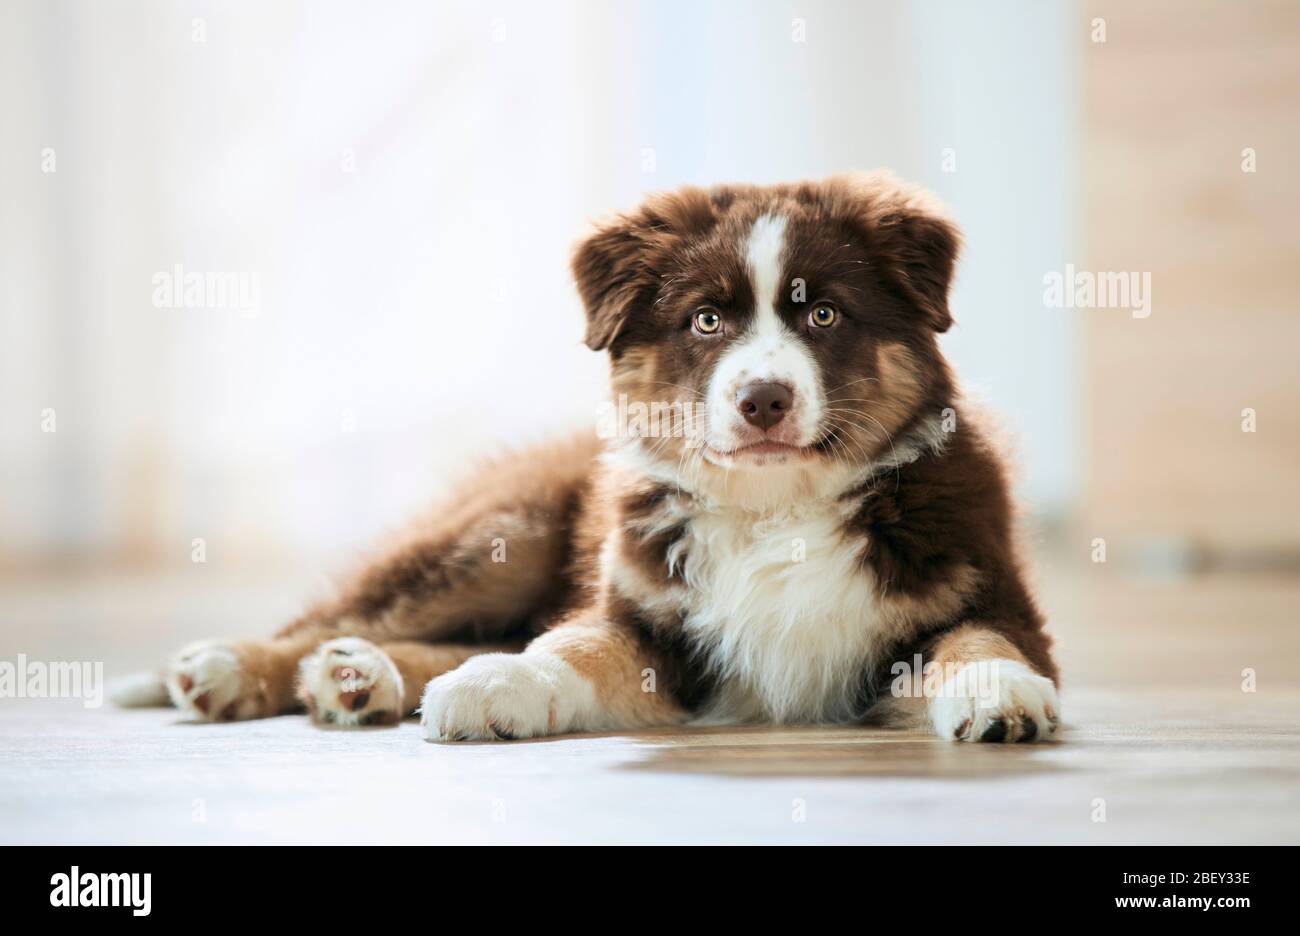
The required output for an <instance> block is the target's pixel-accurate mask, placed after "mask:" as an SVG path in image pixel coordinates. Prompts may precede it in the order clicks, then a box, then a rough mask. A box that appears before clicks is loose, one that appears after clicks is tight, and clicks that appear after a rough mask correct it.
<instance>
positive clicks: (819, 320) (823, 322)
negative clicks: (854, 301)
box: [808, 305, 835, 328]
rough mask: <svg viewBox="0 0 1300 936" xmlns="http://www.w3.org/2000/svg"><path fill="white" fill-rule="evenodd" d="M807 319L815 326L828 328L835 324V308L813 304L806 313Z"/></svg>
mask: <svg viewBox="0 0 1300 936" xmlns="http://www.w3.org/2000/svg"><path fill="white" fill-rule="evenodd" d="M808 321H809V323H810V324H812V325H813V326H814V327H816V328H830V327H831V326H832V325H834V324H835V310H834V309H833V308H831V307H830V306H828V305H819V306H815V307H814V308H813V310H812V311H811V312H809V313H808Z"/></svg>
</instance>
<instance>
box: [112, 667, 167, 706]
mask: <svg viewBox="0 0 1300 936" xmlns="http://www.w3.org/2000/svg"><path fill="white" fill-rule="evenodd" d="M108 699H109V701H110V702H112V703H113V704H114V705H117V706H120V707H121V708H169V707H170V706H171V704H172V700H171V696H169V695H168V694H167V684H166V683H165V682H164V681H163V677H162V674H161V673H133V674H131V675H130V676H123V677H122V678H121V679H117V680H114V681H113V682H112V683H111V684H110V685H109V687H108Z"/></svg>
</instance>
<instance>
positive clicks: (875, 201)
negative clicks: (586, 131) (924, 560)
mask: <svg viewBox="0 0 1300 936" xmlns="http://www.w3.org/2000/svg"><path fill="white" fill-rule="evenodd" d="M958 246H959V238H958V234H957V232H956V229H955V228H954V227H953V226H952V224H951V223H950V222H949V221H947V220H946V219H945V218H944V217H943V215H942V214H941V213H940V211H939V210H938V208H937V207H936V205H935V204H934V203H933V202H932V200H931V199H930V198H928V197H927V196H926V195H925V194H924V193H923V192H921V191H919V190H917V189H913V188H910V187H907V186H905V185H902V184H901V183H899V182H897V181H896V180H894V179H893V178H892V177H891V176H889V175H888V174H884V173H875V174H870V175H850V176H839V177H835V178H832V179H830V180H828V181H825V182H820V183H804V184H798V185H776V186H769V187H752V186H722V187H718V188H714V189H710V190H703V189H695V188H686V189H682V190H679V191H676V192H671V193H667V194H662V195H656V196H654V197H651V198H650V199H649V200H647V201H646V202H645V204H643V205H642V206H641V207H640V208H639V209H637V210H636V211H634V212H632V213H630V214H626V215H621V216H619V217H617V218H616V219H614V220H613V221H612V222H610V223H607V224H605V225H604V226H602V227H600V228H599V229H598V230H597V231H596V233H594V234H593V235H592V236H591V237H589V238H588V239H587V240H585V241H584V242H583V243H582V244H580V245H579V247H578V249H577V252H576V254H575V256H574V259H573V271H574V276H575V279H576V281H577V285H578V291H579V293H580V294H581V296H582V299H583V302H584V304H585V306H586V310H587V344H588V346H589V347H591V348H592V349H593V350H602V349H605V350H608V351H609V353H610V357H611V361H612V379H613V391H614V397H615V400H616V401H622V404H623V407H624V410H623V411H626V410H627V408H628V407H630V408H631V409H632V410H633V411H635V412H636V414H637V416H638V420H637V421H636V427H637V428H636V430H635V431H633V432H632V435H634V436H637V437H638V438H637V439H636V440H635V441H634V442H632V443H630V444H631V445H632V446H633V447H634V448H635V449H636V451H637V452H638V457H640V458H641V459H643V460H644V461H648V462H650V463H653V464H656V465H658V466H659V467H660V468H661V469H664V470H667V471H670V472H675V473H677V474H679V475H680V474H682V473H683V472H688V473H693V474H694V475H695V476H698V477H707V476H709V475H710V474H714V475H718V474H725V475H726V476H727V477H736V476H742V477H746V478H750V479H751V481H752V477H753V476H755V475H759V474H761V475H763V476H764V483H771V484H777V485H782V484H789V483H790V481H791V479H792V477H794V476H796V475H799V474H800V473H802V474H804V475H806V474H807V473H808V472H809V471H810V470H811V471H818V469H820V471H819V472H818V473H819V474H822V475H825V474H827V470H830V472H831V473H835V472H841V471H848V472H849V473H852V471H853V470H855V469H860V468H861V467H862V466H863V465H865V464H867V463H869V462H872V461H874V460H877V459H879V458H881V457H883V456H887V455H889V447H890V446H891V445H892V444H893V440H894V439H895V438H897V437H898V435H899V433H900V432H905V431H907V430H909V429H911V428H913V427H914V426H916V425H917V423H918V422H919V421H921V420H923V419H925V418H926V417H927V416H935V417H937V416H938V414H939V410H940V408H941V407H942V406H946V405H947V403H946V401H947V399H948V398H949V396H950V395H951V392H952V386H951V380H950V377H949V375H948V370H947V367H946V366H945V364H944V362H943V359H942V357H941V356H940V355H939V352H938V348H937V343H936V340H935V336H936V335H937V334H938V333H939V332H942V331H944V330H946V329H947V328H948V326H949V325H950V324H951V321H952V320H951V318H950V316H949V313H948V286H949V282H950V280H951V278H952V271H953V266H954V263H955V260H956V256H957V251H958ZM656 412H657V413H658V414H659V418H658V419H655V418H654V414H655V413H656Z"/></svg>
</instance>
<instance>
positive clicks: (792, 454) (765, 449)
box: [705, 439, 821, 467]
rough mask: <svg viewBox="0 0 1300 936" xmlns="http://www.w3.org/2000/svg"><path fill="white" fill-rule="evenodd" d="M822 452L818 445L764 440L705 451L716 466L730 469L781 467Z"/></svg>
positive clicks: (811, 457) (814, 456) (805, 459)
mask: <svg viewBox="0 0 1300 936" xmlns="http://www.w3.org/2000/svg"><path fill="white" fill-rule="evenodd" d="M820 454H821V450H820V449H819V448H818V447H817V445H816V443H814V444H812V445H790V444H789V443H787V442H774V441H772V440H771V439H763V440H762V441H759V442H753V443H751V444H749V445H742V446H740V447H738V448H734V449H728V450H726V451H722V450H719V449H715V448H713V447H712V446H710V447H709V448H707V449H706V450H705V455H706V456H707V457H708V459H709V460H710V461H712V462H713V463H714V464H718V465H722V466H724V467H730V466H733V465H738V464H744V465H781V464H789V463H791V462H796V461H807V460H810V459H813V458H817V457H818V456H819V455H820Z"/></svg>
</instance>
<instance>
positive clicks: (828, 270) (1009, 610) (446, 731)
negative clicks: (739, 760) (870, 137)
mask: <svg viewBox="0 0 1300 936" xmlns="http://www.w3.org/2000/svg"><path fill="white" fill-rule="evenodd" d="M958 246H959V242H958V234H957V232H956V230H955V228H954V227H953V226H952V224H951V223H950V222H949V221H948V220H946V219H945V218H944V216H943V215H942V213H941V212H940V211H939V210H938V209H937V207H936V206H935V205H934V204H933V203H932V201H931V200H930V199H929V198H928V197H927V196H925V195H924V194H923V193H921V192H919V191H918V190H916V189H913V188H910V187H907V186H905V185H902V184H900V183H898V182H897V181H895V180H894V179H893V178H892V177H890V176H888V175H886V174H872V175H854V176H844V177H836V178H832V179H830V180H828V181H825V182H817V183H803V184H797V185H777V186H768V187H752V186H723V187H718V188H714V189H710V190H701V189H694V188H687V189H683V190H680V191H677V192H673V193H668V194H663V195H658V196H655V197H652V198H650V199H649V200H648V201H647V202H646V203H645V204H644V205H642V206H641V207H640V208H639V209H638V210H636V211H634V212H632V213H630V214H627V215H623V216H619V217H617V218H616V219H614V220H613V221H611V222H609V223H607V224H605V225H604V226H602V227H600V228H599V229H598V230H597V231H596V232H595V233H594V234H593V235H592V236H591V237H589V238H588V239H587V240H586V241H584V242H583V243H582V244H581V245H580V246H579V248H578V250H577V252H576V255H575V257H574V261H573V271H574V276H575V278H576V281H577V285H578V291H579V293H580V294H581V297H582V300H583V303H584V305H585V306H586V310H587V316H588V325H587V344H588V345H589V346H590V347H591V348H592V349H593V350H603V351H607V352H608V354H609V359H610V362H611V376H612V380H611V384H612V394H611V410H610V412H615V413H618V414H620V416H623V415H625V414H626V413H628V412H633V413H635V414H637V418H636V419H634V420H633V421H632V422H633V425H630V426H629V425H625V424H624V423H625V422H626V420H625V419H622V418H620V419H616V420H615V423H616V431H614V432H612V433H611V432H608V431H606V432H604V433H602V434H603V435H606V436H612V437H610V438H605V439H603V440H598V439H596V438H594V437H592V436H590V435H588V436H584V437H581V438H578V439H572V440H565V441H561V442H557V443H555V444H553V445H550V446H546V447H544V448H542V449H538V450H535V451H530V452H525V453H521V454H517V455H514V456H511V457H508V458H505V459H502V460H500V461H498V462H497V463H495V464H494V465H492V466H490V467H488V468H486V469H485V470H483V471H480V472H479V473H478V474H477V475H476V477H475V478H474V479H473V480H472V481H471V482H469V483H467V484H465V485H463V486H461V487H459V488H457V489H455V490H453V491H452V492H451V494H450V496H449V497H448V498H447V499H446V500H445V502H444V503H443V504H442V505H441V506H440V507H438V508H436V509H435V510H434V511H432V512H431V513H430V514H429V515H428V516H427V517H426V518H424V519H423V520H421V521H420V522H418V523H417V524H416V525H415V526H414V527H413V528H412V531H411V532H410V533H409V534H408V536H407V537H406V538H405V539H404V540H403V541H401V542H400V543H399V544H397V545H394V546H392V547H391V548H390V549H389V550H388V552H387V553H386V554H385V555H384V556H382V557H381V558H379V559H377V560H376V561H375V562H374V563H373V564H371V565H370V566H369V567H368V568H366V569H365V570H364V571H362V573H361V574H360V575H359V576H358V577H357V578H356V580H355V581H353V582H352V583H351V584H350V585H349V586H348V587H347V588H345V589H344V590H343V592H342V594H341V597H339V598H338V599H337V600H335V601H333V602H331V603H329V604H327V605H323V606H321V607H318V608H315V609H313V610H312V611H310V612H309V613H308V614H306V615H304V616H303V617H302V618H301V619H300V620H298V621H296V622H294V623H293V624H291V625H290V626H289V627H287V628H285V629H284V630H283V631H282V632H281V633H280V634H279V635H278V636H277V637H276V638H274V639H272V640H269V641H261V642H251V643H205V644H199V645H195V646H192V647H189V648H186V650H184V651H182V653H181V654H180V655H179V656H178V657H177V658H176V660H175V661H174V662H173V663H172V665H171V668H170V671H169V673H168V675H167V685H168V689H169V692H170V694H171V697H172V699H173V701H174V702H175V704H176V705H177V706H179V707H181V708H184V709H186V710H188V711H190V712H192V713H194V714H195V715H197V716H199V717H202V718H211V719H238V718H252V717H258V716H264V715H273V714H277V713H281V712H286V711H292V710H294V709H295V708H296V707H298V706H299V704H300V703H301V705H305V706H306V707H307V709H308V710H309V711H310V712H311V713H312V715H313V717H314V718H316V719H317V720H319V721H323V722H328V723H334V724H343V725H360V724H378V723H391V722H393V721H396V720H397V719H399V718H400V717H401V716H403V715H406V714H408V713H410V712H412V711H414V710H416V709H417V708H418V710H419V712H420V714H421V719H422V723H423V725H424V728H425V732H426V734H427V736H428V737H430V738H433V739H440V740H457V739H490V738H524V737H537V736H540V735H550V734H560V733H565V732H575V731H606V730H618V729H626V728H636V727H644V726H653V725H668V724H679V723H685V722H708V723H728V722H733V723H734V722H784V723H812V722H851V721H861V720H868V719H871V720H875V721H879V722H885V723H894V724H899V723H905V722H906V721H907V720H908V719H909V718H914V719H918V720H920V719H924V720H925V721H927V722H928V723H929V724H931V725H932V726H933V728H934V730H935V731H936V732H938V733H939V734H940V735H941V736H943V737H947V738H956V739H959V740H967V741H980V740H983V741H1031V740H1043V739H1046V738H1048V737H1050V736H1051V735H1052V733H1053V732H1054V731H1055V729H1056V725H1057V719H1058V713H1059V711H1060V709H1059V705H1058V702H1057V694H1056V688H1055V683H1056V679H1057V672H1056V667H1055V665H1054V664H1053V662H1052V659H1051V656H1050V654H1049V645H1050V641H1049V639H1048V637H1047V636H1046V635H1045V634H1044V633H1043V629H1042V623H1043V622H1042V618H1041V615H1040V614H1039V612H1038V610H1037V609H1036V607H1035V606H1034V602H1033V599H1032V597H1031V596H1030V594H1029V591H1028V590H1027V588H1026V585H1025V582H1024V579H1023V576H1022V572H1021V568H1020V564H1019V561H1018V558H1017V553H1016V544H1015V541H1014V528H1013V508H1012V503H1011V500H1010V497H1009V494H1008V485H1007V480H1006V476H1005V472H1004V469H1003V466H1002V463H1001V461H1000V459H999V456H998V455H997V454H996V453H995V451H994V449H993V447H992V446H991V444H990V440H989V439H988V438H987V436H986V435H985V434H984V433H983V432H982V431H981V429H980V427H979V424H978V421H977V419H976V418H975V416H974V415H973V414H972V413H971V412H969V410H968V408H967V407H966V405H965V404H964V403H963V401H962V399H961V398H960V396H959V393H958V391H957V388H956V386H955V383H954V380H953V377H952V375H951V373H950V371H949V368H948V366H947V364H946V363H945V362H944V359H943V357H942V356H941V355H940V353H939V349H938V345H937V342H936V336H937V335H938V334H939V333H940V332H943V331H944V330H946V329H947V328H948V327H949V325H950V324H951V321H952V320H951V317H950V315H949V312H948V302H947V296H948V288H949V283H950V280H951V278H952V274H953V267H954V263H955V260H956V256H957V252H958ZM647 412H652V413H655V414H658V415H659V416H661V417H663V418H651V419H645V418H642V417H643V416H644V415H645V414H646V413H647ZM918 661H919V662H922V663H923V664H924V665H926V666H927V667H928V669H927V670H926V671H925V678H921V676H922V674H921V673H919V672H916V671H915V666H916V663H917V662H918ZM909 673H910V676H911V678H908V675H907V674H909Z"/></svg>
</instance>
